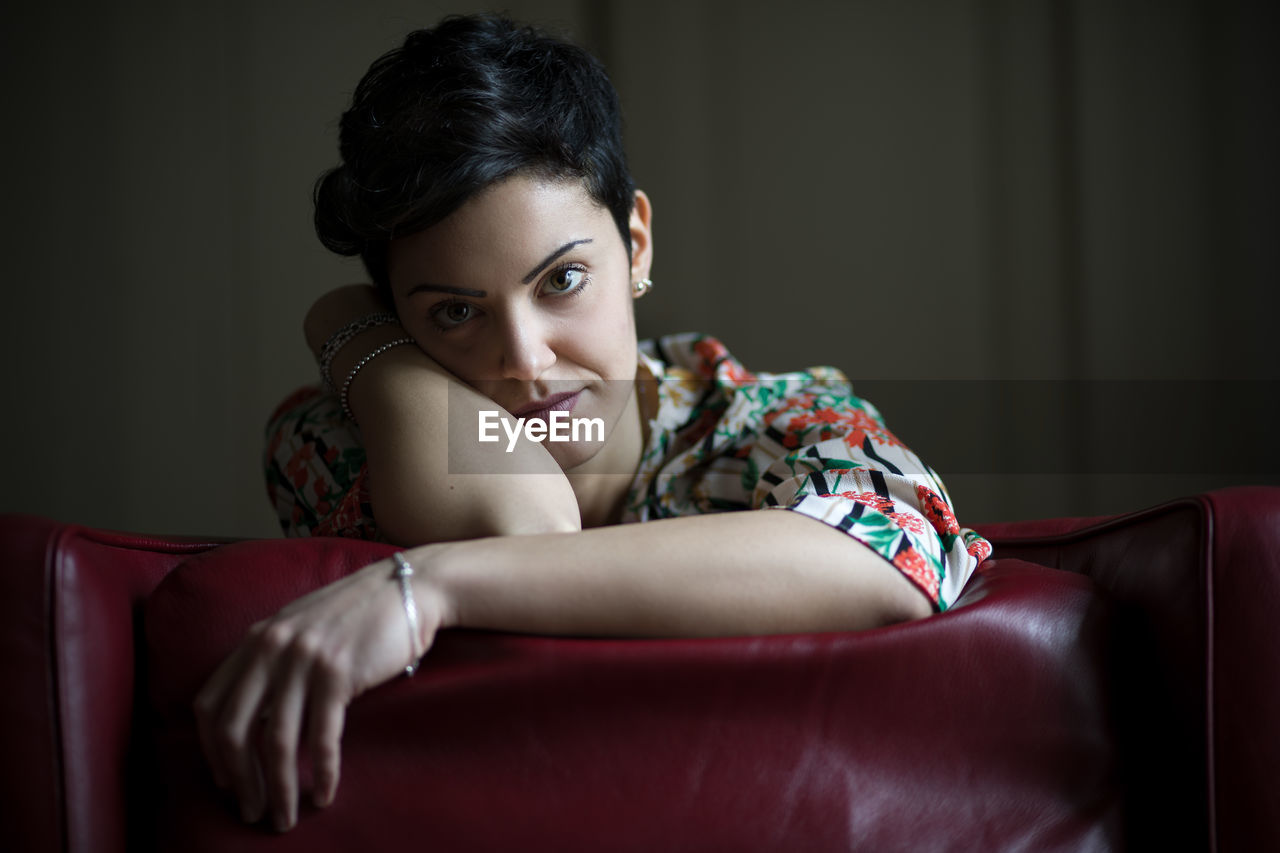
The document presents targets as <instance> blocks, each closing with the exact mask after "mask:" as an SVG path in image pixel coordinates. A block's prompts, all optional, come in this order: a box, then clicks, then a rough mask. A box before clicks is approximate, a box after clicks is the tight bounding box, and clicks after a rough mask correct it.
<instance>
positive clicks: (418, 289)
mask: <svg viewBox="0 0 1280 853" xmlns="http://www.w3.org/2000/svg"><path fill="white" fill-rule="evenodd" d="M592 242H595V241H594V240H592V239H591V238H590V237H583V238H582V239H580V240H570V241H569V242H568V243H565V244H564V245H563V246H561V247H560V248H559V249H556V250H555V251H554V252H552V253H551V254H549V255H547V256H546V257H545V258H543V259H542V262H541V263H539V264H538V265H537V266H536V267H534V268H533V269H532V270H530V271H529V274H528V275H526V276H525V277H524V278H522V279H520V283H521V284H528V283H529V282H531V281H533V280H534V279H535V278H537V277H538V273H540V272H542V271H543V270H545V269H546V268H547V267H549V266H551V264H553V263H554V262H555V260H556V258H558V257H560V256H561V255H563V254H564V253H565V252H567V251H569V250H570V249H572V248H573V247H574V246H581V245H582V244H584V243H592ZM425 291H435V292H437V293H452V294H454V295H455V296H470V297H473V298H475V299H483V298H484V297H486V296H488V295H489V292H488V291H487V290H472V289H471V288H469V287H454V286H453V285H449V284H431V283H430V282H424V283H422V284H415V285H414V286H413V287H411V288H409V290H408V292H407V293H405V297H409V296H413V295H414V294H415V293H422V292H425Z"/></svg>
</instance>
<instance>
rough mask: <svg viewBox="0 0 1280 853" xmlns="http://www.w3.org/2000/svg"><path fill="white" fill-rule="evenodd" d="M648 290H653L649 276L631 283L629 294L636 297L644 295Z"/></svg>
mask: <svg viewBox="0 0 1280 853" xmlns="http://www.w3.org/2000/svg"><path fill="white" fill-rule="evenodd" d="M650 290H653V279H651V278H642V279H640V280H639V281H633V282H632V283H631V295H632V296H634V297H635V298H636V299H639V298H640V297H641V296H644V295H645V294H646V293H648V292H649V291H650Z"/></svg>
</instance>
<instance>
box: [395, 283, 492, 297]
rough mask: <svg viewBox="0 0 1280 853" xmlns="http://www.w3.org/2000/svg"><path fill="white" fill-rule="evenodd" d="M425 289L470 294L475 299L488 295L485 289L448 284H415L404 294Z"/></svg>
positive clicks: (461, 294)
mask: <svg viewBox="0 0 1280 853" xmlns="http://www.w3.org/2000/svg"><path fill="white" fill-rule="evenodd" d="M427 290H435V291H438V292H440V293H452V294H455V295H457V296H472V297H475V298H476V299H483V298H484V297H485V296H488V295H489V294H488V292H487V291H484V290H472V289H471V288H469V287H453V286H451V285H448V284H415V285H414V286H413V287H411V288H409V292H408V293H406V294H405V296H406V297H408V296H413V294H415V293H421V292H423V291H427Z"/></svg>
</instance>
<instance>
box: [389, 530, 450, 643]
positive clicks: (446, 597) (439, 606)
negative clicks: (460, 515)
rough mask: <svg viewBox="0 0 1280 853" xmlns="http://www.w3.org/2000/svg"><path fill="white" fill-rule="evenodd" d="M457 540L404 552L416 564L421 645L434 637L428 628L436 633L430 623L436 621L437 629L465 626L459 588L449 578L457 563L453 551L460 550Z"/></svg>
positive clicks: (415, 592)
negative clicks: (458, 594)
mask: <svg viewBox="0 0 1280 853" xmlns="http://www.w3.org/2000/svg"><path fill="white" fill-rule="evenodd" d="M457 544H458V543H454V542H441V543H434V544H430V545H420V546H418V547H416V548H408V549H405V550H404V551H402V552H401V553H403V554H404V556H405V558H406V559H407V560H408V561H409V565H411V566H412V567H413V576H412V578H411V583H412V585H413V595H414V600H415V602H416V604H417V607H418V611H419V614H420V617H421V618H420V619H419V620H418V624H419V627H418V630H419V633H420V635H419V637H418V641H419V646H418V648H426V646H427V644H428V642H429V639H430V638H429V637H428V636H426V634H427V632H431V633H434V631H433V630H432V629H431V628H430V627H429V626H430V625H432V624H434V625H435V627H436V629H441V628H457V627H460V626H461V621H460V619H459V613H458V610H459V608H458V601H457V590H456V589H455V585H454V584H452V583H450V581H449V578H450V576H451V572H450V567H451V566H452V565H454V560H453V559H452V557H451V552H452V551H454V550H456V549H455V548H454V546H455V545H457Z"/></svg>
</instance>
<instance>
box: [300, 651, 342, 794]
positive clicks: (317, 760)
mask: <svg viewBox="0 0 1280 853" xmlns="http://www.w3.org/2000/svg"><path fill="white" fill-rule="evenodd" d="M311 685H312V690H311V696H310V697H309V699H308V702H307V748H308V750H309V751H310V753H311V775H312V789H311V798H312V801H313V802H314V803H315V804H316V805H317V806H319V807H320V808H324V807H326V806H328V805H329V804H330V803H332V802H333V797H334V795H335V794H336V793H337V790H338V776H339V771H340V764H341V755H342V750H341V744H342V728H343V726H344V725H345V723H346V703H345V702H344V701H343V694H342V690H341V680H340V677H339V674H338V671H337V670H336V668H334V667H332V666H330V665H329V664H328V663H327V662H319V663H318V664H317V666H316V667H315V669H314V670H313V672H312V679H311Z"/></svg>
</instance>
